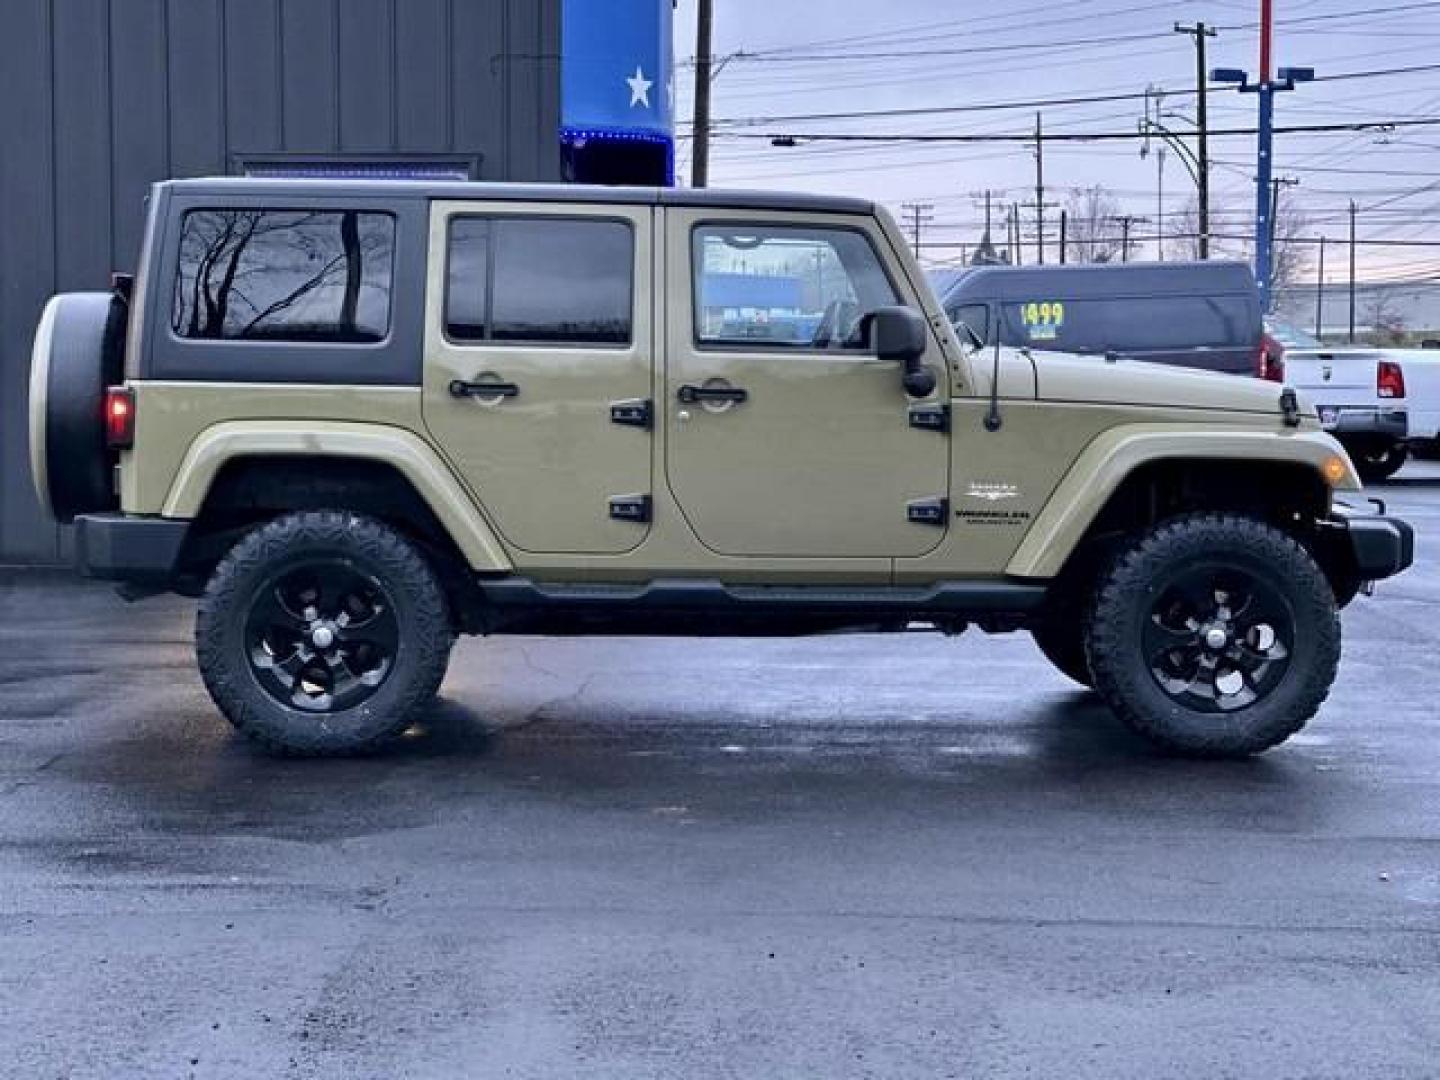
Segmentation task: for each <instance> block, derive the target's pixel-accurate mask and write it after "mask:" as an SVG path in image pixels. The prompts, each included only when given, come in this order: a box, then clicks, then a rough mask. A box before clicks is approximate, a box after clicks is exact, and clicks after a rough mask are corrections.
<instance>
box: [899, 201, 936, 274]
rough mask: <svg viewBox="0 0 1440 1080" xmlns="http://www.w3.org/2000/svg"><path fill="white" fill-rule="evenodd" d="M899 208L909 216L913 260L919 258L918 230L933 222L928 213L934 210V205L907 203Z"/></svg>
mask: <svg viewBox="0 0 1440 1080" xmlns="http://www.w3.org/2000/svg"><path fill="white" fill-rule="evenodd" d="M900 208H901V209H902V210H904V211H905V212H906V213H907V214H909V215H910V242H911V244H913V245H914V248H915V258H916V259H917V260H918V259H919V258H920V229H921V227H922V226H925V225H929V224H930V222H931V221H932V220H933V217H932V215H931V213H930V211H932V210H934V209H935V204H934V203H928V202H927V203H922V202H907V203H901V204H900Z"/></svg>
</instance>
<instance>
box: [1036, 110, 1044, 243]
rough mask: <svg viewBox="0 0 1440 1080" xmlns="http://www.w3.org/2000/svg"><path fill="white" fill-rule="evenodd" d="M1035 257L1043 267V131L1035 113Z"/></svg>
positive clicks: (1038, 116) (1041, 122)
mask: <svg viewBox="0 0 1440 1080" xmlns="http://www.w3.org/2000/svg"><path fill="white" fill-rule="evenodd" d="M1035 257H1036V260H1037V262H1038V263H1039V265H1041V266H1044V265H1045V130H1044V123H1043V121H1042V120H1041V117H1040V113H1039V112H1038V111H1037V112H1036V113H1035Z"/></svg>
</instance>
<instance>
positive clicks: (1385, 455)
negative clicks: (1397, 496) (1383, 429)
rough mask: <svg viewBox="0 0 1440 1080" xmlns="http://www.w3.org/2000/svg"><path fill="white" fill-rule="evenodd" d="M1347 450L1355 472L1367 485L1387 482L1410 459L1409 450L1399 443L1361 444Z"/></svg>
mask: <svg viewBox="0 0 1440 1080" xmlns="http://www.w3.org/2000/svg"><path fill="white" fill-rule="evenodd" d="M1348 449H1349V452H1350V457H1351V459H1352V460H1353V461H1354V462H1355V471H1356V472H1358V473H1359V474H1360V479H1362V480H1364V481H1365V482H1366V483H1367V484H1368V483H1375V482H1377V481H1380V480H1389V479H1390V477H1392V476H1394V475H1395V474H1396V473H1397V472H1399V471H1400V469H1401V467H1402V466H1403V465H1404V464H1405V462H1406V461H1407V460H1409V457H1410V448H1409V447H1408V446H1406V445H1405V444H1404V443H1401V442H1363V443H1357V444H1355V445H1353V446H1350V447H1349V448H1348Z"/></svg>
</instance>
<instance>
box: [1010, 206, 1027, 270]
mask: <svg viewBox="0 0 1440 1080" xmlns="http://www.w3.org/2000/svg"><path fill="white" fill-rule="evenodd" d="M1010 229H1011V231H1012V232H1013V233H1014V235H1015V240H1014V251H1015V265H1016V266H1024V265H1025V252H1024V250H1023V249H1022V247H1021V245H1020V240H1021V236H1020V204H1019V203H1018V202H1012V203H1011V204H1010Z"/></svg>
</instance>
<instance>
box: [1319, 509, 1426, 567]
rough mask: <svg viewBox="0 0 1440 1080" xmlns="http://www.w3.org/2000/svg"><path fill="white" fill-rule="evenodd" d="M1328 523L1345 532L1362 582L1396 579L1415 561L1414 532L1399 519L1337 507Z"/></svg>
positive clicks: (1407, 524)
mask: <svg viewBox="0 0 1440 1080" xmlns="http://www.w3.org/2000/svg"><path fill="white" fill-rule="evenodd" d="M1327 524H1328V525H1329V526H1330V527H1331V528H1333V529H1337V530H1339V531H1341V532H1343V533H1344V536H1345V546H1346V548H1347V550H1348V551H1349V552H1350V554H1351V555H1353V557H1354V559H1355V570H1356V572H1357V573H1358V574H1359V578H1360V580H1361V581H1381V580H1383V579H1385V578H1388V577H1394V576H1395V575H1396V574H1399V573H1401V572H1402V571H1404V570H1407V569H1409V568H1410V565H1411V564H1412V563H1413V562H1414V561H1415V530H1414V529H1412V528H1411V527H1410V525H1409V523H1407V522H1404V521H1401V520H1400V519H1399V518H1393V517H1387V516H1385V515H1384V514H1365V513H1360V512H1358V511H1356V510H1354V509H1353V508H1351V507H1348V506H1337V507H1336V508H1335V512H1334V513H1332V514H1331V515H1330V518H1329V520H1328V521H1327Z"/></svg>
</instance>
